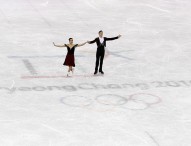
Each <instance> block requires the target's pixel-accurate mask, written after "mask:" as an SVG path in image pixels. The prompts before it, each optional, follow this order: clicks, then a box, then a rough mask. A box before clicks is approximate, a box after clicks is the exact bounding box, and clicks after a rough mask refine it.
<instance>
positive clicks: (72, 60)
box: [63, 54, 75, 67]
mask: <svg viewBox="0 0 191 146" xmlns="http://www.w3.org/2000/svg"><path fill="white" fill-rule="evenodd" d="M63 65H66V66H73V67H75V58H74V54H67V55H66V58H65V61H64V63H63Z"/></svg>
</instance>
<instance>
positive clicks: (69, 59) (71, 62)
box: [53, 38, 87, 76]
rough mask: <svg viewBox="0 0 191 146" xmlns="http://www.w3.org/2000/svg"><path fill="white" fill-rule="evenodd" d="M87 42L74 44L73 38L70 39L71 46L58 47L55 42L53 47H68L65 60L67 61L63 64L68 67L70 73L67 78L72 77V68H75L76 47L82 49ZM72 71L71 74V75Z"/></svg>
mask: <svg viewBox="0 0 191 146" xmlns="http://www.w3.org/2000/svg"><path fill="white" fill-rule="evenodd" d="M86 43H87V42H85V43H82V44H73V38H69V44H64V45H56V44H55V43H54V42H53V45H54V46H56V47H67V50H68V52H67V55H66V58H65V61H64V63H63V65H66V66H68V67H69V68H68V73H67V76H72V74H73V72H74V69H73V68H72V67H75V57H74V51H75V48H76V47H81V46H83V45H85V44H86ZM70 71H71V73H70Z"/></svg>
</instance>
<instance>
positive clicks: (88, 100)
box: [61, 93, 161, 110]
mask: <svg viewBox="0 0 191 146" xmlns="http://www.w3.org/2000/svg"><path fill="white" fill-rule="evenodd" d="M61 102H62V103H63V104H65V105H67V106H70V107H81V108H88V107H90V106H91V105H93V104H97V105H100V106H107V107H109V106H110V107H120V108H124V109H129V110H145V109H148V108H149V107H151V106H153V105H156V104H158V103H160V102H161V98H160V97H158V96H156V95H153V94H148V93H136V94H132V95H127V96H124V95H123V96H121V95H118V94H101V95H98V96H96V97H86V96H79V95H70V96H66V97H62V98H61Z"/></svg>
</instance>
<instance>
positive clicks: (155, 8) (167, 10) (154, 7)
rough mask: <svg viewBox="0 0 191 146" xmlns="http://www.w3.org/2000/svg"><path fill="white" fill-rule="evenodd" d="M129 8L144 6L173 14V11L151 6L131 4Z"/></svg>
mask: <svg viewBox="0 0 191 146" xmlns="http://www.w3.org/2000/svg"><path fill="white" fill-rule="evenodd" d="M128 6H144V7H150V8H152V9H155V10H158V11H162V12H165V13H171V11H169V10H165V9H161V8H158V7H155V6H153V5H151V4H129V5H128Z"/></svg>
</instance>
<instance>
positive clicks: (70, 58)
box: [63, 44, 78, 67]
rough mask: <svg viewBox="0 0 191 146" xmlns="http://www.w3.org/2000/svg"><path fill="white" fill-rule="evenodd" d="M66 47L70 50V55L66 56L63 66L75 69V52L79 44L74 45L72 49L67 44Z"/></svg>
mask: <svg viewBox="0 0 191 146" xmlns="http://www.w3.org/2000/svg"><path fill="white" fill-rule="evenodd" d="M65 46H66V47H67V49H68V53H67V55H66V58H65V61H64V63H63V65H66V66H73V67H75V58H74V51H75V48H76V46H78V44H76V45H74V46H73V47H72V48H70V47H69V46H67V45H66V44H65Z"/></svg>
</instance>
